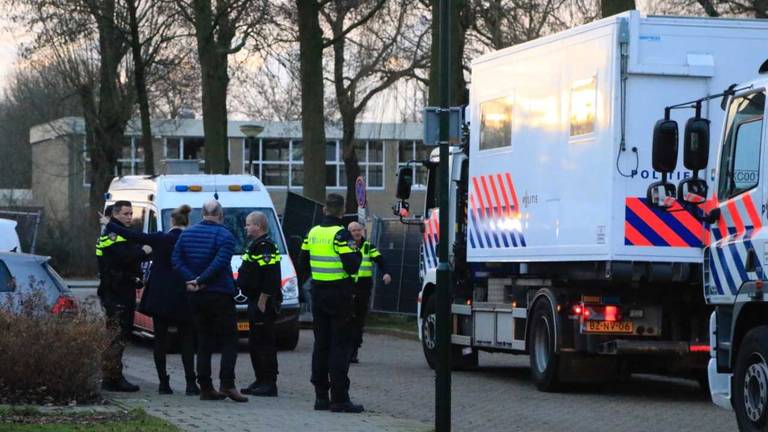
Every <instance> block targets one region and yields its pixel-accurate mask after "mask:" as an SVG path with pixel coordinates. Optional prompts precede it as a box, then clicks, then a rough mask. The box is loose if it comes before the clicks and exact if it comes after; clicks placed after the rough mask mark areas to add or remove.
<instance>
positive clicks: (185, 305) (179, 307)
mask: <svg viewBox="0 0 768 432" xmlns="http://www.w3.org/2000/svg"><path fill="white" fill-rule="evenodd" d="M191 211H192V209H191V208H190V207H189V206H188V205H182V206H181V207H179V208H177V209H175V210H173V212H172V213H171V224H172V225H171V228H170V230H168V232H156V233H150V234H145V233H143V232H137V231H134V230H130V229H127V228H125V227H124V226H120V225H118V224H115V223H114V222H110V223H109V224H107V229H109V230H111V231H114V232H115V233H117V234H119V235H121V236H123V237H125V238H126V239H128V240H130V241H135V242H137V243H142V244H146V245H149V246H151V247H152V251H153V261H152V267H151V269H150V273H149V281H148V283H147V286H146V288H145V289H144V293H143V294H142V297H141V303H140V304H139V312H141V313H143V314H146V315H149V316H151V317H152V324H153V327H154V333H155V344H154V358H155V368H156V369H157V376H158V378H159V380H160V386H159V388H158V392H159V393H160V394H173V390H172V389H171V386H170V383H169V377H168V373H167V370H166V353H167V352H168V329H169V327H173V326H175V327H176V328H177V329H178V333H179V338H180V342H181V361H182V363H183V364H184V375H185V376H186V381H187V388H186V394H187V395H189V396H191V395H199V394H200V389H199V388H198V387H197V383H196V379H197V377H196V376H195V352H194V350H195V328H194V316H193V314H192V307H191V306H190V303H189V297H188V294H187V290H186V284H185V281H184V279H183V278H182V277H181V276H180V275H179V274H178V273H177V272H176V271H174V270H173V266H172V265H171V254H172V253H173V248H174V247H175V246H176V241H177V240H178V239H179V236H180V235H181V232H182V231H183V230H184V229H186V227H187V226H188V225H189V213H190V212H191ZM102 221H103V220H102Z"/></svg>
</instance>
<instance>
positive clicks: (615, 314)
mask: <svg viewBox="0 0 768 432" xmlns="http://www.w3.org/2000/svg"><path fill="white" fill-rule="evenodd" d="M603 316H605V320H606V321H619V320H620V319H621V314H620V312H619V307H618V306H606V307H605V311H604V312H603Z"/></svg>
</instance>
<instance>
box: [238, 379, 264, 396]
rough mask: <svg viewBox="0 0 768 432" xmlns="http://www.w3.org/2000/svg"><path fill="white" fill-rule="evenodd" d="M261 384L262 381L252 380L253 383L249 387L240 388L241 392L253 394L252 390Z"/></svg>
mask: <svg viewBox="0 0 768 432" xmlns="http://www.w3.org/2000/svg"><path fill="white" fill-rule="evenodd" d="M260 385H261V383H260V382H258V381H254V382H252V383H251V385H249V386H248V387H243V388H241V389H240V393H242V394H251V392H252V391H253V390H255V389H256V387H258V386H260Z"/></svg>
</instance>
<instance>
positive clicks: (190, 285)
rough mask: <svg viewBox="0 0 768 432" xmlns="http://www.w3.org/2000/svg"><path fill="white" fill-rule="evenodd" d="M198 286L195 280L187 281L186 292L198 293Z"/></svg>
mask: <svg viewBox="0 0 768 432" xmlns="http://www.w3.org/2000/svg"><path fill="white" fill-rule="evenodd" d="M200 288H201V287H200V285H198V284H197V280H191V281H187V291H189V292H197V291H200Z"/></svg>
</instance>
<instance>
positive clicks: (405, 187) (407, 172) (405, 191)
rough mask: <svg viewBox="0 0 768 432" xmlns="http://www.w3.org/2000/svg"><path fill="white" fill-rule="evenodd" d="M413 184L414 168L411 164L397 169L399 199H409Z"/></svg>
mask: <svg viewBox="0 0 768 432" xmlns="http://www.w3.org/2000/svg"><path fill="white" fill-rule="evenodd" d="M412 185H413V168H412V167H411V166H410V165H409V166H404V167H401V168H400V169H399V170H397V195H396V197H397V199H399V200H407V199H408V198H410V197H411V186H412Z"/></svg>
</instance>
